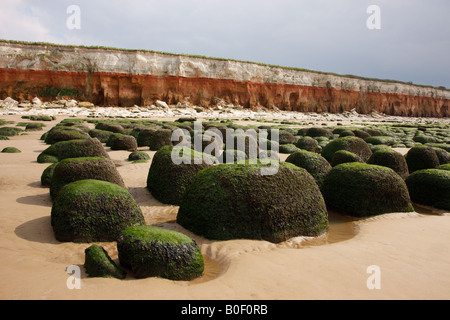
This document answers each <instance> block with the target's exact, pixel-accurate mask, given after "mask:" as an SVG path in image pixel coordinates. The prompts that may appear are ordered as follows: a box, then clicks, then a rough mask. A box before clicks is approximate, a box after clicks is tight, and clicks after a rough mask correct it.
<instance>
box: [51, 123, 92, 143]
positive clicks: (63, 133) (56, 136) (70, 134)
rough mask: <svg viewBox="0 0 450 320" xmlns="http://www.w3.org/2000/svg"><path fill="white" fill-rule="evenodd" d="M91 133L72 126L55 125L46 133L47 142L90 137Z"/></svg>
mask: <svg viewBox="0 0 450 320" xmlns="http://www.w3.org/2000/svg"><path fill="white" fill-rule="evenodd" d="M88 138H90V136H89V134H87V133H86V132H83V131H81V130H78V129H75V128H71V127H63V126H61V127H53V128H52V129H50V131H48V132H47V134H46V135H45V143H47V144H54V143H57V142H60V141H68V140H79V139H88Z"/></svg>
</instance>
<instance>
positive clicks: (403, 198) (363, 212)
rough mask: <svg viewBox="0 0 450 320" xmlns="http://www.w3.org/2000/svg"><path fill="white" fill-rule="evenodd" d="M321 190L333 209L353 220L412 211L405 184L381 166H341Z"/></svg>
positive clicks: (363, 164) (334, 169) (361, 164)
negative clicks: (353, 218) (351, 217)
mask: <svg viewBox="0 0 450 320" xmlns="http://www.w3.org/2000/svg"><path fill="white" fill-rule="evenodd" d="M321 191H322V194H323V197H324V198H325V202H326V204H327V207H328V208H329V209H330V210H333V211H336V212H339V213H341V214H344V215H349V216H353V217H368V216H374V215H380V214H384V213H391V212H410V211H413V208H412V205H411V201H410V197H409V194H408V189H407V187H406V184H405V181H404V180H403V179H402V178H401V177H400V176H399V175H398V174H396V173H395V172H394V171H393V170H392V169H390V168H386V167H382V166H376V165H369V164H365V163H359V162H353V163H344V164H340V165H338V166H336V167H334V168H333V169H332V170H331V171H330V172H329V173H328V175H327V176H326V177H325V180H324V181H323V184H322V187H321Z"/></svg>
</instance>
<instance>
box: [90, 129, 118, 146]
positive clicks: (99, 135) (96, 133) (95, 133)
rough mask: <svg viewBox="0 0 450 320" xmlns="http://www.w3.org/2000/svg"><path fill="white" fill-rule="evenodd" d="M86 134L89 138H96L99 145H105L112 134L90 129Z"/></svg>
mask: <svg viewBox="0 0 450 320" xmlns="http://www.w3.org/2000/svg"><path fill="white" fill-rule="evenodd" d="M88 134H89V136H90V137H91V138H97V139H98V140H99V141H100V142H101V143H106V142H107V141H108V139H109V138H110V137H111V135H112V134H113V133H112V132H111V131H105V130H99V129H92V130H90V131H89V132H88Z"/></svg>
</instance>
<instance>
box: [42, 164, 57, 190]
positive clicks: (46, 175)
mask: <svg viewBox="0 0 450 320" xmlns="http://www.w3.org/2000/svg"><path fill="white" fill-rule="evenodd" d="M57 165H58V162H55V163H52V164H51V165H49V166H48V167H47V168H45V170H44V171H43V172H42V175H41V186H43V187H48V188H49V187H50V185H51V183H52V177H53V172H54V171H55V168H56V166H57Z"/></svg>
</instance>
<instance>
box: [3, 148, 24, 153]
mask: <svg viewBox="0 0 450 320" xmlns="http://www.w3.org/2000/svg"><path fill="white" fill-rule="evenodd" d="M21 152H22V151H20V150H19V149H17V148H16V147H6V148H4V149H3V150H2V152H1V153H21Z"/></svg>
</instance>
